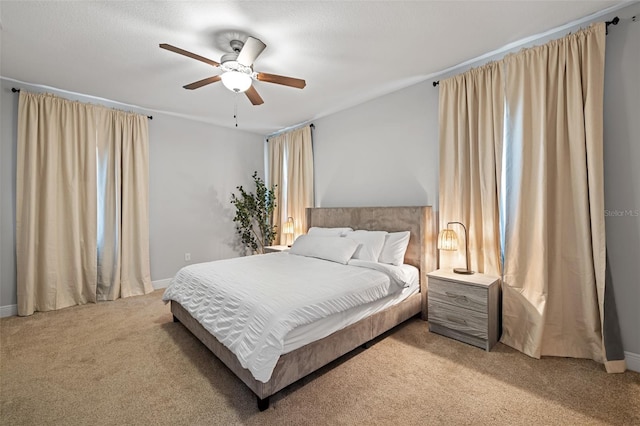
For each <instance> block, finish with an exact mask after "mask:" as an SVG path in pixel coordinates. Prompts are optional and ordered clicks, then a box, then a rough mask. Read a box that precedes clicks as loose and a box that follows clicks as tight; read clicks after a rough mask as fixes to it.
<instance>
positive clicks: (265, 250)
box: [264, 245, 291, 254]
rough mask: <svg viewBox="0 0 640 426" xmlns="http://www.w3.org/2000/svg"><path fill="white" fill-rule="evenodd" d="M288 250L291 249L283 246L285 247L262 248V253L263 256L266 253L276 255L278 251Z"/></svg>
mask: <svg viewBox="0 0 640 426" xmlns="http://www.w3.org/2000/svg"><path fill="white" fill-rule="evenodd" d="M290 248H291V247H289V246H285V245H282V246H266V247H265V248H264V253H265V254H267V253H277V252H280V251H285V250H289V249H290Z"/></svg>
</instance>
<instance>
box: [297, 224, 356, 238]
mask: <svg viewBox="0 0 640 426" xmlns="http://www.w3.org/2000/svg"><path fill="white" fill-rule="evenodd" d="M352 231H353V229H351V228H320V227H318V226H312V227H311V228H309V230H308V231H307V235H313V236H316V237H344V234H346V233H347V232H352Z"/></svg>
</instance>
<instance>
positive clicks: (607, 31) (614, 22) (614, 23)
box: [433, 16, 620, 87]
mask: <svg viewBox="0 0 640 426" xmlns="http://www.w3.org/2000/svg"><path fill="white" fill-rule="evenodd" d="M618 22H620V18H618V17H617V16H616V17H614V18H613V19H612V20H610V21H605V25H606V27H605V34H609V25H618ZM439 84H440V80H436V81H434V82H433V87H436V86H437V85H439Z"/></svg>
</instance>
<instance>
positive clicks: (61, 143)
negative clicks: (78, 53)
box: [16, 90, 97, 315]
mask: <svg viewBox="0 0 640 426" xmlns="http://www.w3.org/2000/svg"><path fill="white" fill-rule="evenodd" d="M95 132H96V123H95V119H94V116H93V113H92V110H91V108H90V107H87V106H86V105H83V104H81V103H78V102H69V101H66V100H63V99H59V98H56V97H54V96H52V95H41V94H31V93H27V92H25V91H24V90H23V91H21V92H20V100H19V104H18V146H17V167H16V262H17V265H16V266H17V283H18V287H17V296H18V314H19V315H31V314H33V312H34V311H50V310H54V309H61V308H65V307H68V306H72V305H77V304H83V303H87V302H95V301H96V267H97V266H96V265H97V260H96V259H97V257H96V246H97V244H96V151H95V145H94V144H88V143H87V141H88V140H93V139H94V138H95Z"/></svg>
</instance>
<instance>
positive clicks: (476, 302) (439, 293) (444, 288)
mask: <svg viewBox="0 0 640 426" xmlns="http://www.w3.org/2000/svg"><path fill="white" fill-rule="evenodd" d="M432 300H433V301H434V302H443V303H448V304H450V305H454V306H458V307H461V308H467V309H471V310H473V311H476V312H481V313H485V315H486V312H487V289H486V288H483V287H476V286H472V285H465V284H458V283H455V282H452V281H445V280H439V279H435V278H431V277H429V301H432Z"/></svg>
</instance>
